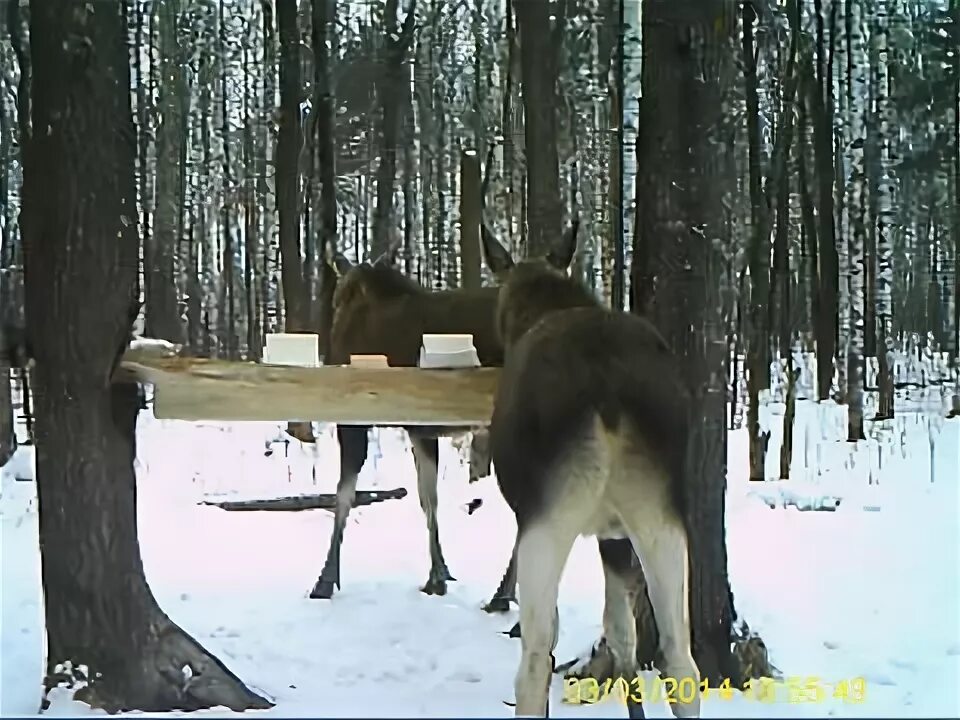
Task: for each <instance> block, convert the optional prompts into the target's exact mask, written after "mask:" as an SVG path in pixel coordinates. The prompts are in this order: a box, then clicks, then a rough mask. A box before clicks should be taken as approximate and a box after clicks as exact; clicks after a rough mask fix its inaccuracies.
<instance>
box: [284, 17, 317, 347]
mask: <svg viewBox="0 0 960 720" xmlns="http://www.w3.org/2000/svg"><path fill="white" fill-rule="evenodd" d="M277 26H278V29H279V35H280V110H279V116H280V122H279V126H280V129H279V132H278V133H277V163H276V168H277V175H276V178H277V179H276V185H277V214H278V215H279V216H280V256H281V261H282V265H281V269H280V274H281V280H282V282H283V305H284V309H285V311H286V312H285V317H286V324H285V329H286V331H287V332H306V331H308V330H309V327H310V298H309V293H308V288H307V282H306V273H305V272H304V266H303V260H302V258H301V252H300V251H301V248H300V207H299V201H298V199H299V195H300V188H299V186H300V167H299V162H300V150H301V148H302V147H303V130H302V128H301V123H300V101H301V99H302V98H303V80H302V78H301V73H300V33H299V30H298V29H297V0H277Z"/></svg>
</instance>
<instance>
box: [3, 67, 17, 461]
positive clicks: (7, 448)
mask: <svg viewBox="0 0 960 720" xmlns="http://www.w3.org/2000/svg"><path fill="white" fill-rule="evenodd" d="M5 80H6V79H5V78H4V82H3V84H2V85H0V88H2V89H3V90H4V91H5V87H6V82H5ZM9 120H10V119H9V117H8V116H7V103H6V100H5V99H0V207H2V208H3V211H2V213H3V216H2V217H0V466H2V465H4V464H6V462H7V460H9V459H10V456H11V455H13V453H14V451H15V450H16V449H17V435H16V432H15V431H14V419H13V396H12V393H11V390H10V365H11V364H12V363H11V347H10V344H11V343H10V340H9V338H7V337H6V335H7V328H8V327H9V326H10V325H11V315H12V310H13V294H12V293H11V292H10V290H11V288H10V285H11V283H12V281H13V267H12V266H13V262H12V260H13V232H11V229H10V223H11V220H12V215H13V213H11V212H10V174H9V173H10V168H12V167H13V158H11V157H10V154H11V150H10V148H11V142H10V129H11V126H12V123H11V122H10V121H9Z"/></svg>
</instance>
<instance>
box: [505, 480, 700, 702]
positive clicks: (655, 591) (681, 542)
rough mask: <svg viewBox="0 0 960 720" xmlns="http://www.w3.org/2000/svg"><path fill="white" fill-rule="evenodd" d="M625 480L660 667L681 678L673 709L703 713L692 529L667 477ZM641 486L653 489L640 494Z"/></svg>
mask: <svg viewBox="0 0 960 720" xmlns="http://www.w3.org/2000/svg"><path fill="white" fill-rule="evenodd" d="M624 485H626V487H624ZM624 485H621V488H622V491H621V492H620V493H618V498H617V500H618V501H619V502H618V507H619V508H620V515H621V519H622V520H623V523H624V524H625V525H626V526H627V528H628V529H629V531H630V535H631V540H632V542H633V547H634V549H635V550H636V551H637V555H638V556H639V557H640V560H641V562H642V564H643V571H644V575H645V577H646V580H647V591H648V593H649V595H650V604H651V605H652V607H653V614H654V618H655V619H656V623H657V629H658V630H659V633H660V653H661V655H662V657H663V658H664V662H663V667H660V668H658V670H660V676H661V678H671V683H676V691H675V695H676V697H677V702H676V703H672V704H671V705H670V709H671V710H672V711H673V714H674V716H675V717H678V718H680V717H699V716H700V670H699V669H698V668H697V664H696V662H695V661H694V659H693V654H692V652H691V648H690V640H691V636H690V610H689V607H690V596H689V593H690V579H689V574H690V573H689V568H688V565H687V533H686V529H685V528H684V525H683V520H682V518H680V517H679V515H678V514H677V513H676V511H675V510H674V507H673V504H672V503H671V502H670V500H669V498H668V496H669V492H668V490H667V485H668V482H667V480H666V479H664V478H658V477H653V478H644V479H643V480H642V481H640V482H636V481H635V482H633V483H628V484H624ZM630 485H632V486H633V487H632V488H631V487H629V486H630ZM638 485H642V486H644V487H646V488H648V491H647V492H646V493H637V492H636V490H635V488H636V487H637V486H638ZM521 607H522V606H521ZM691 685H692V687H691ZM684 699H686V702H685V701H684Z"/></svg>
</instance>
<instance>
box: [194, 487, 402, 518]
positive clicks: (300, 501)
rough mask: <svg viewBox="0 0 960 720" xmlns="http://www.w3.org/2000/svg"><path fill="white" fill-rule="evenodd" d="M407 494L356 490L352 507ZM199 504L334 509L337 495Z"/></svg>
mask: <svg viewBox="0 0 960 720" xmlns="http://www.w3.org/2000/svg"><path fill="white" fill-rule="evenodd" d="M406 496H407V490H406V488H396V489H394V490H358V491H357V494H356V497H355V498H354V500H353V507H360V506H362V505H373V504H374V503H378V502H383V501H384V500H400V499H401V498H404V497H406ZM199 504H200V505H213V506H215V507H218V508H220V509H221V510H281V511H288V512H293V511H297V510H331V511H332V510H334V509H335V508H336V506H337V496H336V495H335V494H334V493H319V494H317V495H288V496H287V497H279V498H263V499H258V500H204V501H202V502H201V503H199Z"/></svg>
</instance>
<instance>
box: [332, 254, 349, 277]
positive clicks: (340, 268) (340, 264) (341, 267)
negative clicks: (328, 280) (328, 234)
mask: <svg viewBox="0 0 960 720" xmlns="http://www.w3.org/2000/svg"><path fill="white" fill-rule="evenodd" d="M352 267H353V263H352V262H350V261H349V260H348V259H347V256H346V255H344V254H343V253H341V252H338V253H337V254H336V255H334V256H333V269H334V270H336V272H337V275H339V276H340V277H343V276H344V275H346V274H347V273H348V272H350V269H351V268H352Z"/></svg>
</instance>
